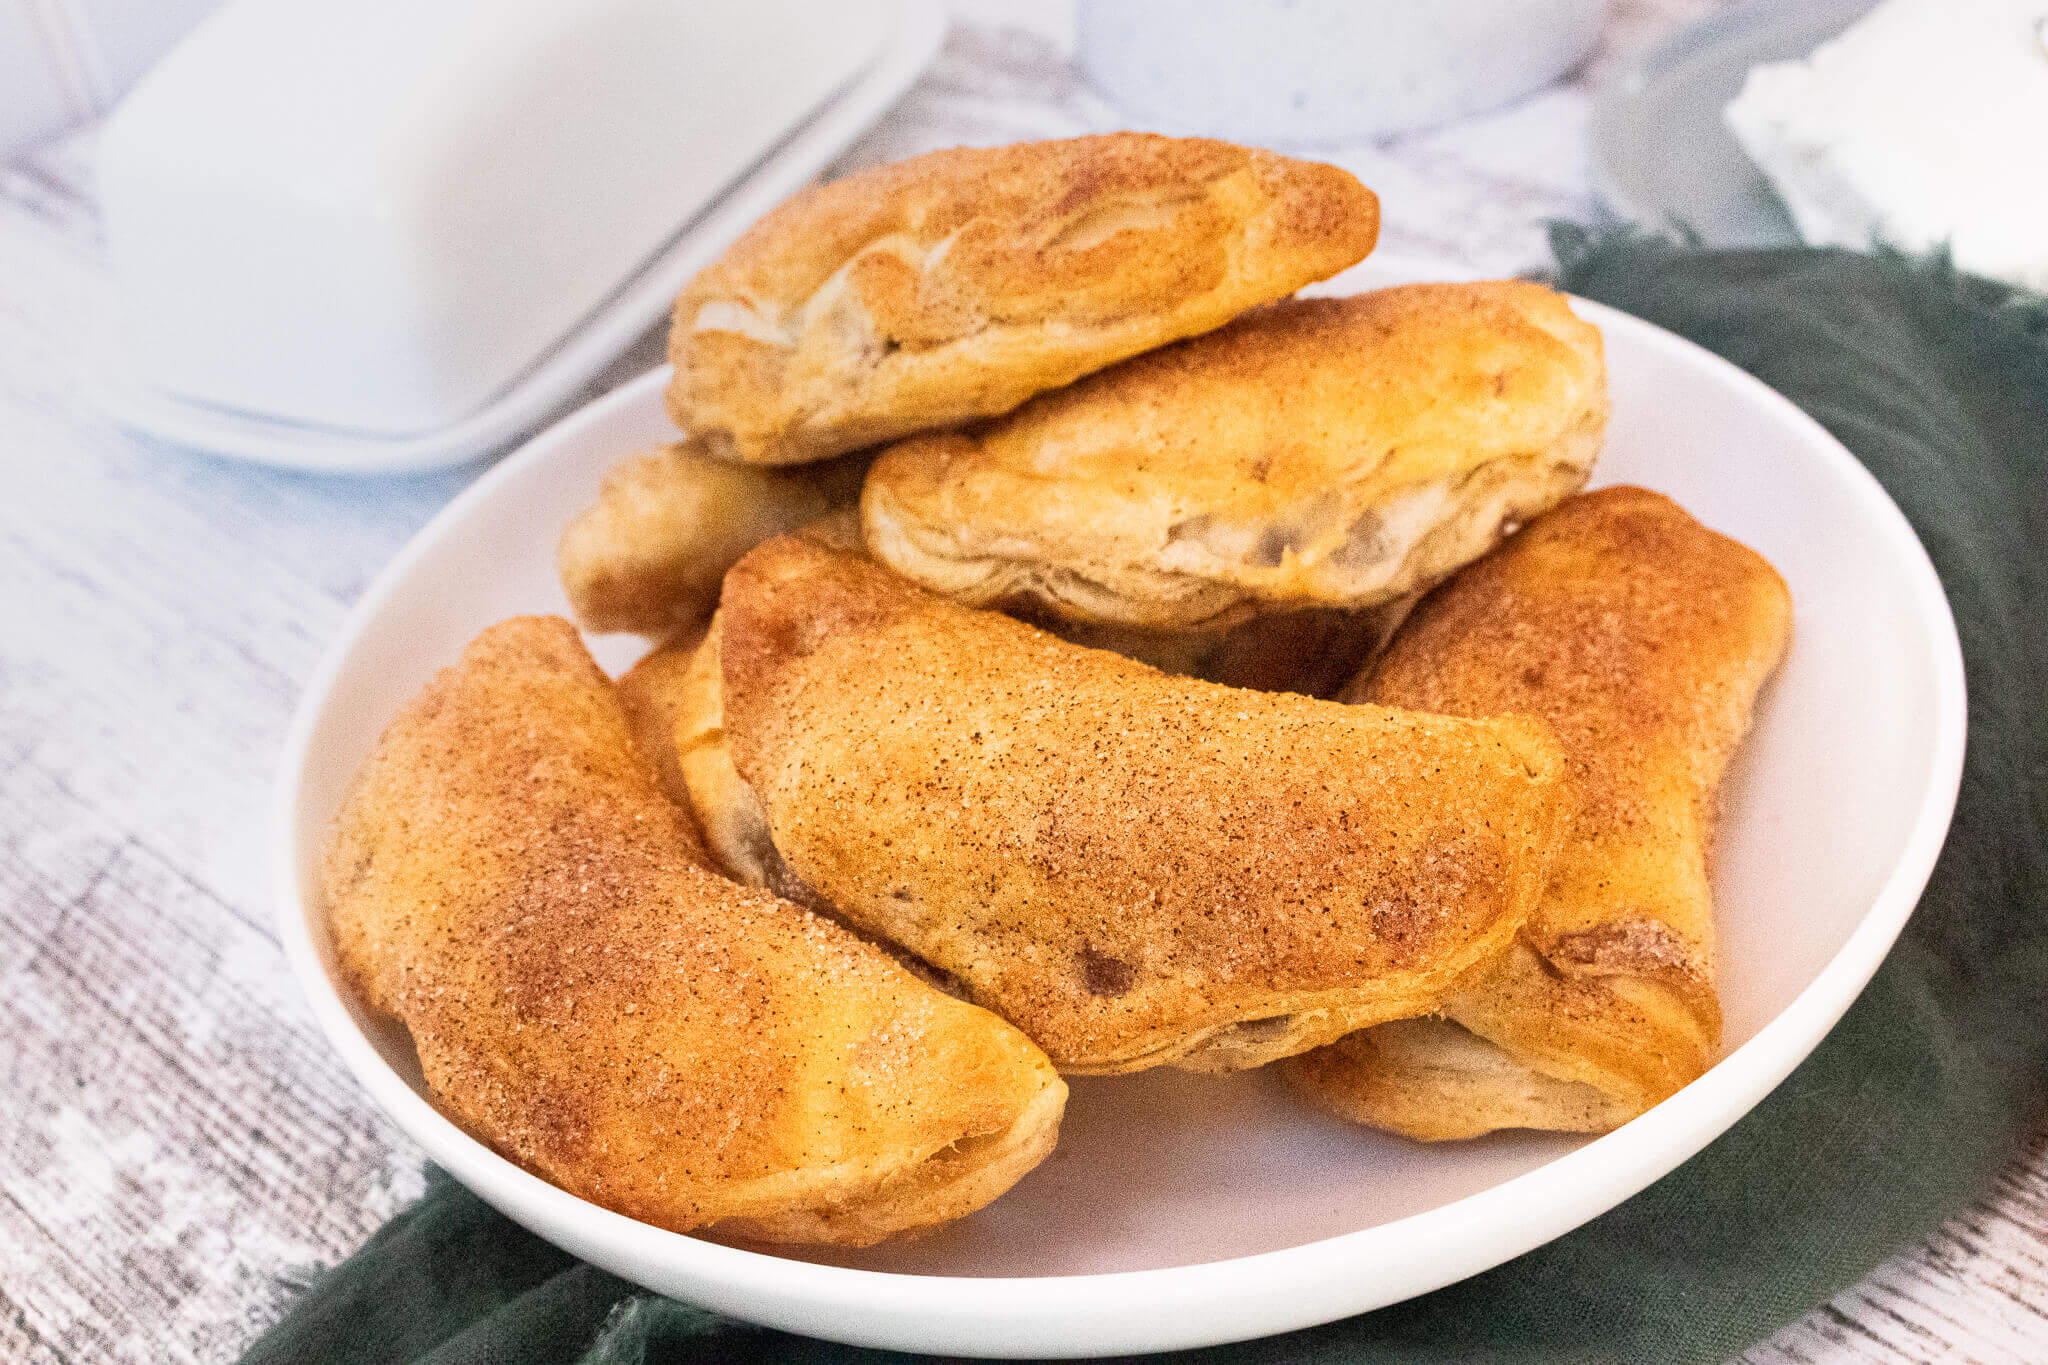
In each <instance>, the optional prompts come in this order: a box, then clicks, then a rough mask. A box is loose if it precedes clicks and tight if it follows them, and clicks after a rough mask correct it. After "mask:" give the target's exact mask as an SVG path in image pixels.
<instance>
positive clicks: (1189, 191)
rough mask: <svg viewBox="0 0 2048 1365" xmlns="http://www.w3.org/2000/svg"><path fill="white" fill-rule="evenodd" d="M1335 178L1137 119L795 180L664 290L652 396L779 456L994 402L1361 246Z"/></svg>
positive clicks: (912, 426)
mask: <svg viewBox="0 0 2048 1365" xmlns="http://www.w3.org/2000/svg"><path fill="white" fill-rule="evenodd" d="M1378 235H1379V201H1378V200H1377V199H1375V198H1374V197H1373V194H1372V191H1370V190H1368V189H1366V188H1365V187H1364V186H1363V185H1360V184H1359V183H1358V181H1356V180H1355V179H1353V178H1352V177H1351V176H1350V175H1349V174H1348V173H1347V172H1345V171H1342V170H1339V169H1338V168H1336V167H1335V166H1326V165H1322V164H1320V163H1318V162H1312V161H1297V160H1294V159H1292V158H1289V157H1284V156H1279V155H1276V154H1274V153H1272V152H1265V151H1258V150H1254V149H1251V148H1246V147H1237V146H1233V145H1232V144H1230V143H1227V142H1212V141H1209V140H1206V139H1202V138H1168V137H1159V136H1157V135H1154V134H1149V133H1110V134H1105V135H1102V136H1097V137H1081V138H1072V139H1069V140H1066V141H1053V142H1025V143H1018V144H1016V145H1014V146H1008V147H987V148H979V147H955V148H952V149H950V150H947V151H940V152H932V153H930V154H929V155H926V156H920V157H915V158H913V159H911V160H909V161H903V162H899V163H897V164H895V165H890V166H879V167H876V168H874V169H872V170H868V171H863V172H861V173H859V174H856V175H852V176H848V177H847V178H846V179H844V180H838V181H834V182H832V183H831V184H828V185H824V186H821V187H819V188H817V189H813V190H809V191H806V192H805V193H803V194H800V195H797V196H796V197H795V198H793V199H791V200H790V201H789V202H787V203H785V204H784V205H782V207H780V208H778V209H776V210H775V211H774V212H773V213H770V214H769V215H768V216H767V217H765V218H763V219H762V220H761V221H760V222H759V223H757V224H755V225H754V227H753V228H751V229H750V230H749V231H748V232H747V233H746V234H745V235H744V236H742V237H741V238H740V239H739V240H738V241H737V242H735V243H734V244H733V246H732V248H731V249H730V250H728V251H727V252H726V254H725V256H724V257H723V258H722V259H721V260H719V261H717V262H716V263H715V264H713V265H711V266H710V267H708V268H707V269H705V270H704V271H703V272H702V273H700V274H699V275H698V276H697V277H696V279H694V280H692V281H691V282H690V284H689V286H688V287H687V288H685V289H684V290H683V292H682V295H681V296H680V297H679V298H678V299H677V300H676V307H675V324H674V329H673V331H672V332H671V333H670V340H669V356H670V359H672V360H673V361H674V362H675V367H676V377H675V380H674V382H673V383H672V384H671V386H670V388H669V394H668V404H669V412H670V414H671V415H672V416H673V417H674V418H675V420H676V422H677V424H678V425H680V426H681V427H682V428H683V430H684V431H687V432H689V433H691V434H692V435H693V436H696V437H699V438H701V439H703V440H704V441H706V442H707V443H709V448H710V449H711V450H712V451H713V453H715V454H717V455H719V456H721V457H723V458H727V459H733V460H740V461H745V462H747V463H752V464H795V463H799V462H802V461H806V460H816V459H821V458H823V457H825V456H828V455H836V454H838V453H839V452H841V451H844V450H853V449H856V448H858V447H861V446H867V445H873V444H876V443H878V442H881V441H887V440H891V439H894V438H895V437H898V436H904V435H908V434H909V433H911V432H914V431H924V430H928V429H930V428H934V427H944V426H951V425H954V424H956V423H959V422H963V421H966V420H968V419H970V418H975V417H986V416H990V415H993V414H995V413H1000V412H1007V411H1009V410H1010V409H1011V408H1014V407H1016V406H1017V405H1018V404H1019V403H1021V402H1023V401H1024V400H1025V399H1027V398H1029V397H1030V396H1031V395H1032V394H1034V393H1040V392H1043V391H1044V390H1046V389H1052V388H1058V387H1059V386H1060V385H1062V384H1066V383H1070V382H1072V381H1073V380H1075V379H1078V378H1079V377H1081V376H1082V375H1084V374H1087V373H1089V372H1090V371H1092V370H1099V369H1101V368H1102V367H1103V366H1105V365H1109V364H1113V363H1115V362H1116V361H1119V360H1122V359H1123V358H1124V357H1126V356H1131V355H1136V354H1137V353H1138V352H1140V351H1144V350H1149V349H1150V348H1152V347H1154V346H1159V345H1162V344H1164V343H1165V342H1169V341H1174V340H1177V339H1179V338H1181V337H1186V336H1193V335H1195V334H1196V333H1199V332H1206V331H1208V330H1209V329H1211V328H1213V327H1218V326H1221V325H1222V324H1223V323H1225V322H1227V321H1229V320H1230V319H1231V318H1233V317H1235V316H1237V315H1238V314H1239V313H1242V312H1244V311H1245V310H1246V309H1247V308H1252V307H1255V306H1257V305H1258V304H1262V303H1269V302H1271V301H1273V300H1274V299H1281V298H1285V297H1287V295H1289V294H1291V293H1293V292H1294V291H1295V290H1296V289H1299V288H1300V287H1301V286H1303V285H1305V284H1309V283H1312V282H1313V281H1316V280H1320V279H1325V278H1327V277H1328V276H1331V275H1334V274H1336V273H1337V272H1338V271H1340V270H1342V269H1344V268H1345V267H1346V266H1349V265H1352V264H1354V263H1356V262H1358V261H1360V260H1362V259H1364V257H1365V255H1366V253H1368V252H1370V251H1371V250H1372V248H1373V243H1374V241H1375V240H1376V239H1377V238H1378Z"/></svg>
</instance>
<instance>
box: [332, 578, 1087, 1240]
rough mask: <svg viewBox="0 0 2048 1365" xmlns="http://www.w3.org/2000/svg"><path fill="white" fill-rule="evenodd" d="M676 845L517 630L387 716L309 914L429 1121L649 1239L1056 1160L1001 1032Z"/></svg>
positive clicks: (828, 1229)
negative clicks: (658, 1231)
mask: <svg viewBox="0 0 2048 1365" xmlns="http://www.w3.org/2000/svg"><path fill="white" fill-rule="evenodd" d="M701 858H702V849H701V846H700V845H699V844H698V841H697V837H696V832H695V830H694V829H693V828H692V827H691V826H690V824H689V823H688V817H687V814H686V813H685V812H683V811H682V810H680V809H679V808H677V807H676V806H675V805H674V804H673V803H671V802H670V801H668V800H667V799H666V798H665V797H663V796H662V794H661V793H660V792H659V791H658V790H657V789H656V786H655V783H654V780H653V777H652V775H651V774H650V773H649V772H648V771H647V769H646V768H645V766H644V761H643V759H642V757H641V755H640V754H639V753H638V752H637V750H636V749H635V746H634V744H633V742H632V740H631V738H630V737H629V735H628V732H627V726H626V718H625V716H624V714H623V713H622V711H621V710H620V707H619V703H618V701H617V699H616V697H615V696H614V695H613V690H612V687H611V684H610V682H609V681H608V680H607V679H606V678H605V676H604V675H603V674H602V673H600V672H599V671H598V669H597V666H596V665H595V664H593V663H592V662H591V659H590V656H589V654H588V653H586V652H585V651H584V649H583V645H582V642H581V641H580V640H579V639H578V638H577V636H576V632H575V630H574V629H573V628H572V627H571V626H570V625H569V624H568V622H566V621H563V620H560V619H559V618H553V617H520V618H515V619H513V620H510V621H506V622H503V623H501V624H499V625H497V626H494V627H492V628H491V629H489V630H487V631H485V632H484V633H483V634H482V635H480V636H479V637H477V639H476V640H475V641H474V642H473V643H472V644H471V645H470V646H469V648H468V649H467V650H466V651H465V652H464V654H463V657H462V661H461V662H460V663H459V664H458V665H457V666H455V667H454V668H451V669H448V670H446V671H444V672H443V673H442V674H441V675H440V676H439V677H438V678H436V679H435V680H434V681H433V682H432V683H431V684H429V685H428V687H427V688H426V690H425V691H424V692H423V693H422V694H421V695H420V696H419V697H418V698H417V699H416V700H415V701H414V702H413V703H412V704H411V705H410V706H408V707H407V708H406V710H405V711H404V712H403V713H402V714H401V715H400V716H399V717H398V719H396V720H395V721H393V722H392V724H391V726H390V728H389V729H388V730H386V732H385V734H384V737H383V739H382V740H381V741H380V742H379V744H378V746H377V749H376V751H375V753H374V754H373V755H372V757H371V759H370V761H369V762H368V763H367V764H366V765H365V767H364V769H363V771H362V773H361V775H360V776H359V778H358V780H357V783H356V786H355V788H354V790H353V792H352V793H351V794H350V796H349V798H348V800H347V802H346V804H345V805H344V807H343V809H342V812H341V814H340V816H339V818H338V819H337V821H336V824H335V826H334V830H333V833H332V835H331V837H330V840H329V845H328V849H327V856H326V862H325V876H324V885H325V892H326V901H327V913H328V918H329V922H330V924H331V925H332V927H333V932H334V936H335V945H336V948H337V951H338V955H339V957H340V961H341V966H342V969H343V971H344V972H345V973H346V974H347V976H348V978H349V980H350V981H351V982H352V983H353V985H354V986H355V988H356V990H357V992H358V993H359V994H360V996H361V997H362V998H363V1000H364V1001H365V1002H366V1003H368V1004H369V1005H370V1006H371V1007H373V1008H375V1009H377V1010H380V1011H382V1012H384V1013H387V1014H392V1015H395V1016H397V1017H398V1018H399V1019H401V1020H402V1021H403V1022H404V1023H405V1025H406V1027H407V1028H408V1029H409V1030H410V1031H411V1033H412V1036H413V1040H414V1043H415V1045H416V1046H417V1048H418V1051H419V1057H420V1064H421V1067H422V1069H423V1070H424V1071H425V1073H426V1080H427V1085H428V1087H429V1089H430V1091H431V1093H432V1095H433V1099H434V1103H435V1105H436V1107H437V1108H439V1109H440V1110H441V1111H442V1112H443V1113H445V1114H447V1115H448V1116H449V1117H450V1118H451V1119H453V1120H454V1121H455V1122H457V1123H459V1124H461V1125H462V1126H463V1127H464V1128H466V1129H467V1130H469V1131H470V1132H471V1133H473V1134H475V1135H476V1136H477V1137H479V1138H480V1139H482V1140H484V1141H486V1142H488V1143H490V1144H491V1145H492V1146H493V1147H495V1148H497V1149H498V1150H499V1151H500V1152H502V1153H504V1154H505V1155H506V1156H508V1157H510V1158H511V1159H512V1160H514V1161H517V1162H518V1163H519V1164H520V1165H522V1166H525V1167H526V1168H527V1169H529V1170H531V1171H533V1172H534V1173H536V1174H538V1175H540V1176H543V1177H544V1178H546V1179H548V1180H551V1181H553V1182H554V1183H555V1184H557V1185H560V1186H561V1187H562V1188H564V1189H566V1190H568V1191H569V1192H570V1193H572V1194H576V1195H580V1196H582V1197H583V1198H586V1199H589V1200H592V1201H593V1202H596V1203H599V1204H602V1205H604V1206H605V1207H607V1208H611V1209H615V1210H617V1211H619V1212H621V1213H624V1214H628V1215H630V1216H632V1217H635V1218H640V1219H643V1220H645V1221H647V1222H650V1223H655V1224H658V1225H660V1226H662V1227H666V1228H671V1229H674V1230H677V1231H686V1230H690V1229H703V1230H706V1231H708V1232H710V1233H712V1234H714V1235H717V1236H720V1237H726V1238H732V1239H738V1240H756V1241H771V1242H780V1241H796V1242H818V1243H838V1244H845V1245H864V1244H867V1243H870V1242H874V1241H876V1240H878V1239H880V1238H882V1237H885V1236H888V1235H889V1234H891V1233H893V1232H897V1231H901V1230H904V1229H909V1228H917V1227H922V1226H926V1225H928V1224H931V1223H936V1222H940V1221H943V1220H945V1219H949V1218H956V1217H959V1216H961V1215H962V1214H965V1213H969V1212H972V1211H973V1210H974V1209H976V1208H979V1207H980V1206H981V1205H983V1204H986V1203H987V1202H988V1201H989V1200H991V1199H993V1198H995V1197H996V1196H997V1195H999V1194H1001V1193H1002V1192H1003V1191H1004V1190H1006V1189H1008V1188H1009V1187H1010V1186H1011V1185H1012V1184H1014V1183H1015V1182H1016V1181H1017V1179H1018V1178H1019V1177H1021V1176H1022V1175H1023V1174H1024V1173H1025V1172H1026V1171H1028V1170H1030V1169H1031V1168H1032V1167H1033V1166H1035V1165H1036V1164H1037V1163H1038V1162H1039V1161H1040V1160H1041V1159H1042V1158H1043V1157H1044V1156H1045V1154H1046V1153H1047V1152H1048V1151H1050V1150H1051V1148H1052V1145H1053V1141H1054V1139H1055V1137H1056V1136H1057V1133H1058V1129H1059V1120H1060V1112H1061V1108H1062V1106H1063V1104H1064V1102H1065V1097H1066V1087H1065V1085H1064V1084H1063V1083H1062V1082H1061V1081H1060V1079H1059V1078H1058V1076H1057V1075H1056V1074H1054V1072H1053V1069H1052V1066H1051V1064H1050V1063H1049V1062H1048V1061H1047V1060H1046V1057H1045V1055H1044V1054H1043V1053H1042V1052H1040V1051H1039V1050H1038V1048H1036V1047H1034V1046H1033V1045H1032V1044H1031V1043H1030V1041H1029V1040H1027V1039H1026V1038H1025V1037H1024V1035H1023V1034H1021V1033H1019V1032H1018V1031H1017V1030H1016V1029H1014V1028H1011V1027H1010V1026H1009V1025H1008V1024H1005V1023H1003V1022H1002V1021H1001V1020H1000V1019H997V1018H996V1017H995V1016H994V1015H992V1014H989V1013H988V1012H987V1011H985V1010H981V1009H977V1008H975V1007H974V1006H972V1005H967V1004H963V1003H962V1002H960V1001H957V1000H954V999H951V998H949V997H947V996H946V995H944V994H941V993H940V992H938V991H936V990H933V989H932V988H931V987H929V986H927V985H925V984H924V983H923V982H921V981H919V980H918V979H917V978H916V977H914V976H912V975H911V974H910V973H909V972H907V971H906V970H904V969H903V968H902V967H900V966H899V965H897V964H896V963H895V962H893V961H891V960H890V959H889V957H888V956H887V955H886V954H885V953H883V952H882V951H881V950H880V949H878V948H876V947H874V946H872V945H870V944H868V943H866V942H863V941H862V940H861V939H859V938H857V937H855V936H854V935H853V934H851V933H849V932H848V931H846V930H845V929H843V928H841V927H840V926H838V925H835V924H832V923H830V922H828V921H826V920H824V919H821V918H819V917H818V916H816V915H814V914H812V913H810V912H809V911H806V910H804V909H802V908H800V907H798V906H795V905H792V904H790V903H788V902H787V901H783V900H778V899H776V898H775V897H773V896H769V895H764V894H762V893H760V892H756V891H749V890H746V889H744V888H742V887H739V886H737V885H735V884H733V883H732V882H730V881H727V880H726V879H725V878H723V877H720V876H718V875H717V874H716V873H714V872H711V871H709V870H707V869H706V868H705V867H703V866H702V864H701Z"/></svg>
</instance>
